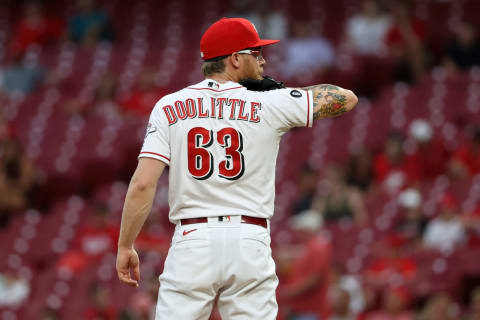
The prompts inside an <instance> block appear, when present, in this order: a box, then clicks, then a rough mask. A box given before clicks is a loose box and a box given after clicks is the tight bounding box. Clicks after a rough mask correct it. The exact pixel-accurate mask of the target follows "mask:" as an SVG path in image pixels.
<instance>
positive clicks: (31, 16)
mask: <svg viewBox="0 0 480 320" xmlns="http://www.w3.org/2000/svg"><path fill="white" fill-rule="evenodd" d="M63 28H64V26H63V22H62V21H61V20H60V19H59V18H57V17H54V16H48V15H46V14H45V13H44V10H43V7H42V4H41V2H40V1H32V0H30V1H27V2H26V3H25V4H24V5H23V16H22V17H21V18H20V20H19V21H18V22H17V24H16V25H15V26H14V28H13V31H12V40H11V43H10V48H11V50H12V53H13V54H14V55H23V54H24V53H25V51H26V50H27V48H28V47H29V46H30V45H32V44H38V45H45V44H47V43H49V42H52V41H54V40H57V39H59V37H60V36H61V34H62V33H63Z"/></svg>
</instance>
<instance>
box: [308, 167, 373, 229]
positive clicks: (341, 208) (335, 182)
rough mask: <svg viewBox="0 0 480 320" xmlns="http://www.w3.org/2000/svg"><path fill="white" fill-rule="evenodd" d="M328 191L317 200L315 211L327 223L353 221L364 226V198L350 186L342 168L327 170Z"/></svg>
mask: <svg viewBox="0 0 480 320" xmlns="http://www.w3.org/2000/svg"><path fill="white" fill-rule="evenodd" d="M325 178H326V183H327V186H326V189H327V191H326V192H325V194H322V195H321V196H320V197H319V198H317V199H316V200H315V204H314V208H315V210H317V211H319V212H321V213H322V216H323V219H324V221H325V222H327V223H328V222H335V221H339V220H345V219H347V220H352V221H354V222H355V223H357V224H359V225H362V224H364V223H365V222H366V220H367V211H366V207H365V203H364V200H363V197H362V195H361V193H360V192H359V190H358V189H357V188H355V187H351V186H348V185H347V183H346V181H345V174H344V171H343V169H342V168H340V167H335V166H330V167H329V168H327V170H326V177H325Z"/></svg>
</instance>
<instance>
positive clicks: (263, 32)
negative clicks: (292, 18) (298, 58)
mask: <svg viewBox="0 0 480 320" xmlns="http://www.w3.org/2000/svg"><path fill="white" fill-rule="evenodd" d="M270 2H272V1H270V0H256V1H251V0H247V1H234V2H233V6H234V8H233V9H232V11H231V12H229V14H228V16H232V17H241V18H245V19H248V20H249V21H251V22H252V23H253V25H254V26H255V28H256V29H257V30H258V32H259V35H260V38H262V39H280V40H281V39H285V38H286V36H287V30H288V21H287V18H286V17H285V15H284V14H283V13H282V12H280V11H277V10H274V9H272V6H271V3H270Z"/></svg>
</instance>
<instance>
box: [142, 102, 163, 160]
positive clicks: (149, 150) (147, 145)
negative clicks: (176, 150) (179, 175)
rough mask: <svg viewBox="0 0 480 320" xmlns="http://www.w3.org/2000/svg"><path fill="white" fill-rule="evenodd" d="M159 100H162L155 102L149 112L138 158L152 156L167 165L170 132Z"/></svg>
mask: <svg viewBox="0 0 480 320" xmlns="http://www.w3.org/2000/svg"><path fill="white" fill-rule="evenodd" d="M161 101H162V100H160V101H159V102H158V103H157V104H156V106H155V108H154V109H153V111H152V113H151V114H150V119H149V121H148V125H147V130H146V133H145V139H144V140H143V146H142V150H141V151H140V154H139V156H138V158H143V157H146V158H154V159H157V160H160V161H162V162H164V163H165V164H167V165H169V164H170V132H169V129H168V123H167V121H166V118H165V115H164V114H163V112H162V110H161V107H160V105H161Z"/></svg>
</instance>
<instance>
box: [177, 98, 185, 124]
mask: <svg viewBox="0 0 480 320" xmlns="http://www.w3.org/2000/svg"><path fill="white" fill-rule="evenodd" d="M175 110H176V111H177V117H178V118H179V119H180V120H185V119H186V118H187V111H186V110H185V103H184V102H183V101H175Z"/></svg>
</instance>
